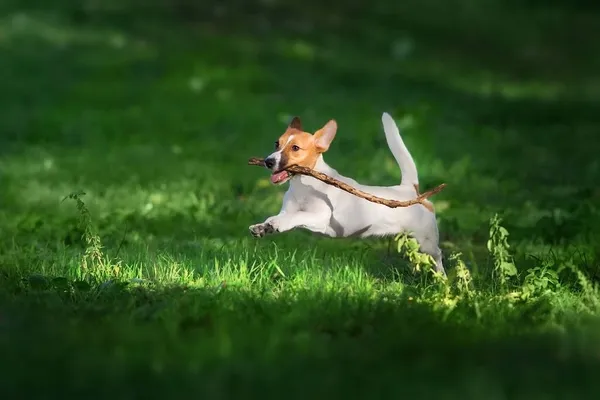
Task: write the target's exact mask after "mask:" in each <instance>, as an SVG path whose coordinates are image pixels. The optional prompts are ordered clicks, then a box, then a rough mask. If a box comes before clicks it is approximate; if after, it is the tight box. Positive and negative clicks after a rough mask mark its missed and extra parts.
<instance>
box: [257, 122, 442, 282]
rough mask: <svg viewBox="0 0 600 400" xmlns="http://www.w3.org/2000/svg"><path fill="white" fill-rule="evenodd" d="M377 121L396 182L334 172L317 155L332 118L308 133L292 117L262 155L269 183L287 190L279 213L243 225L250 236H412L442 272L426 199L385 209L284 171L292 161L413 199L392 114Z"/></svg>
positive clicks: (330, 135) (415, 183)
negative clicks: (396, 169) (370, 181)
mask: <svg viewBox="0 0 600 400" xmlns="http://www.w3.org/2000/svg"><path fill="white" fill-rule="evenodd" d="M381 121H382V123H383V129H384V131H385V138H386V141H387V144H388V147H389V148H390V150H391V152H392V155H393V156H394V158H395V159H396V162H397V163H398V165H399V166H400V171H401V173H402V180H401V181H400V185H396V186H367V185H361V184H359V183H358V182H356V181H355V180H354V179H352V178H348V177H345V176H343V175H340V174H339V173H338V172H337V171H336V170H335V169H333V168H331V167H330V166H329V165H328V164H327V163H326V162H325V160H324V159H323V153H325V152H326V151H327V150H328V149H329V146H330V145H331V142H332V141H333V139H334V138H335V134H336V132H337V123H336V122H335V120H330V121H329V122H327V123H326V124H325V126H323V127H322V128H321V129H319V130H318V131H316V132H315V133H314V135H311V134H310V133H308V132H304V131H303V130H302V123H301V121H300V118H298V117H294V118H293V119H292V121H291V122H290V124H289V126H288V128H287V129H286V131H285V132H284V134H283V135H282V136H281V137H280V138H279V139H278V140H277V141H276V142H275V151H274V152H273V153H272V154H271V155H269V156H268V157H267V158H266V159H265V166H266V167H267V168H268V169H270V170H271V171H273V173H272V175H271V182H272V183H273V184H275V185H282V184H284V183H286V182H288V181H289V182H290V186H289V189H288V190H287V192H286V193H285V195H284V196H283V204H282V206H281V211H280V212H279V214H277V215H274V216H272V217H269V218H267V219H266V220H265V221H264V222H263V223H260V224H256V225H251V226H250V227H249V229H250V232H251V233H252V235H253V236H255V237H263V236H265V235H267V234H272V233H282V232H286V231H289V230H291V229H294V228H304V229H308V230H309V231H312V232H315V233H320V234H323V235H326V236H329V237H361V238H364V237H368V236H379V237H384V236H391V235H397V234H399V233H407V234H409V235H411V236H412V237H414V238H415V239H416V240H417V242H418V243H419V246H420V251H421V252H423V253H426V254H429V255H430V256H431V257H433V260H434V261H435V269H436V271H437V272H440V273H442V274H445V271H444V266H443V263H442V251H441V249H440V248H439V232H438V225H437V221H436V215H435V212H434V209H433V205H432V204H431V202H429V201H425V202H424V204H415V205H411V206H409V207H398V208H390V207H387V206H385V205H382V204H377V203H373V202H370V201H368V200H365V199H363V198H360V197H357V196H354V195H352V194H350V193H347V192H345V191H343V190H341V189H338V188H336V187H334V186H331V185H328V184H326V183H323V182H321V181H319V180H317V179H315V178H313V177H310V176H304V175H293V174H291V173H289V172H287V171H286V170H285V168H287V167H290V166H292V165H299V166H302V167H307V168H312V169H314V170H315V171H318V172H322V173H324V174H327V175H329V176H331V177H332V178H336V179H338V180H340V181H342V182H345V183H347V184H348V185H351V186H353V187H355V188H357V189H360V190H363V191H365V192H367V193H370V194H373V195H375V196H378V197H383V198H386V199H391V200H401V201H404V200H411V199H414V198H416V197H417V196H418V195H419V193H418V191H419V178H418V174H417V167H416V165H415V162H414V160H413V158H412V156H411V154H410V152H409V151H408V149H407V148H406V145H405V144H404V141H403V140H402V137H401V136H400V131H399V130H398V126H397V125H396V123H395V122H394V120H393V118H392V117H391V116H390V115H389V114H388V113H385V112H384V113H383V115H382V117H381Z"/></svg>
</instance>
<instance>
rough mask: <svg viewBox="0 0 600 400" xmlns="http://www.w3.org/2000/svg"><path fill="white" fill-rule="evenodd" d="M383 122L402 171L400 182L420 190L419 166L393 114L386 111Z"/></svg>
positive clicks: (389, 142) (387, 137)
mask: <svg viewBox="0 0 600 400" xmlns="http://www.w3.org/2000/svg"><path fill="white" fill-rule="evenodd" d="M381 122H383V130H384V131H385V139H386V141H387V144H388V147H389V148H390V150H391V151H392V154H393V155H394V158H395V159H396V162H397V163H398V165H399V166H400V172H401V173H402V181H401V182H400V184H401V185H410V186H413V187H415V189H416V190H417V191H418V188H419V176H418V174H417V166H416V165H415V161H414V160H413V158H412V156H411V155H410V152H409V151H408V149H407V148H406V145H405V144H404V141H403V140H402V137H401V136H400V130H399V129H398V125H396V122H395V121H394V119H393V118H392V116H391V115H390V114H388V113H386V112H384V113H383V115H382V116H381Z"/></svg>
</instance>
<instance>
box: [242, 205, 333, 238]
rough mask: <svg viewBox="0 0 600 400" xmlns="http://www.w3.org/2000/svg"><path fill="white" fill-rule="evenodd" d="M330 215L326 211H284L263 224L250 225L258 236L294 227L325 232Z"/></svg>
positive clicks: (251, 230)
mask: <svg viewBox="0 0 600 400" xmlns="http://www.w3.org/2000/svg"><path fill="white" fill-rule="evenodd" d="M330 216H331V215H330V214H329V215H328V214H327V213H325V212H321V213H313V212H307V211H296V212H283V213H280V214H278V215H274V216H272V217H269V218H267V220H266V221H265V222H263V223H262V224H256V225H252V226H250V232H251V233H252V235H253V236H256V237H263V236H265V235H268V234H271V233H282V232H286V231H289V230H292V229H294V228H305V229H308V230H309V231H312V232H315V233H325V232H326V231H327V226H328V223H329V219H330Z"/></svg>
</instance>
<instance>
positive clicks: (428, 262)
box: [394, 233, 442, 276]
mask: <svg viewBox="0 0 600 400" xmlns="http://www.w3.org/2000/svg"><path fill="white" fill-rule="evenodd" d="M394 240H396V242H398V243H397V246H398V253H401V254H404V255H405V256H407V257H408V260H409V261H410V263H411V264H412V265H413V267H414V270H415V271H416V272H420V271H422V270H425V269H427V270H430V271H432V273H434V274H436V272H435V269H434V268H433V266H434V265H435V261H434V260H433V258H432V257H431V256H430V255H429V254H425V253H421V252H420V251H419V243H418V242H417V240H416V239H414V238H413V237H410V236H408V235H407V234H405V233H401V234H399V235H397V236H396V237H395V239H394ZM437 274H438V275H440V276H442V275H441V274H439V273H437Z"/></svg>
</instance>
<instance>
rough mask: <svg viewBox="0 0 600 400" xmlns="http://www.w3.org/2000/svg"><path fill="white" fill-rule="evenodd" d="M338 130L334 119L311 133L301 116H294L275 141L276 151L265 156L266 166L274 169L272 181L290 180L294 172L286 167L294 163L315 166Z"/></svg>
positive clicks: (283, 181)
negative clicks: (305, 130) (306, 129)
mask: <svg viewBox="0 0 600 400" xmlns="http://www.w3.org/2000/svg"><path fill="white" fill-rule="evenodd" d="M336 132H337V123H336V122H335V121H334V120H330V121H329V122H327V123H326V124H325V125H324V126H323V127H322V128H321V129H319V130H318V131H316V132H315V133H314V134H310V133H308V132H304V131H303V130H302V122H301V121H300V118H299V117H294V118H292V121H291V122H290V124H289V125H288V127H287V129H286V130H285V132H284V133H283V135H281V136H280V137H279V139H277V140H276V141H275V151H274V152H273V153H271V154H270V155H269V156H268V157H267V158H265V166H266V167H267V168H268V169H270V170H271V171H273V173H272V174H271V182H272V183H273V184H275V185H281V184H284V183H285V182H287V181H288V180H290V179H291V178H292V174H290V173H289V172H287V171H286V170H285V169H286V168H288V167H290V166H292V165H298V166H301V167H306V168H311V169H312V168H314V166H315V164H316V163H317V160H318V159H319V156H320V155H321V154H323V153H324V152H326V151H327V149H329V145H330V144H331V142H332V141H333V138H334V137H335V134H336Z"/></svg>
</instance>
